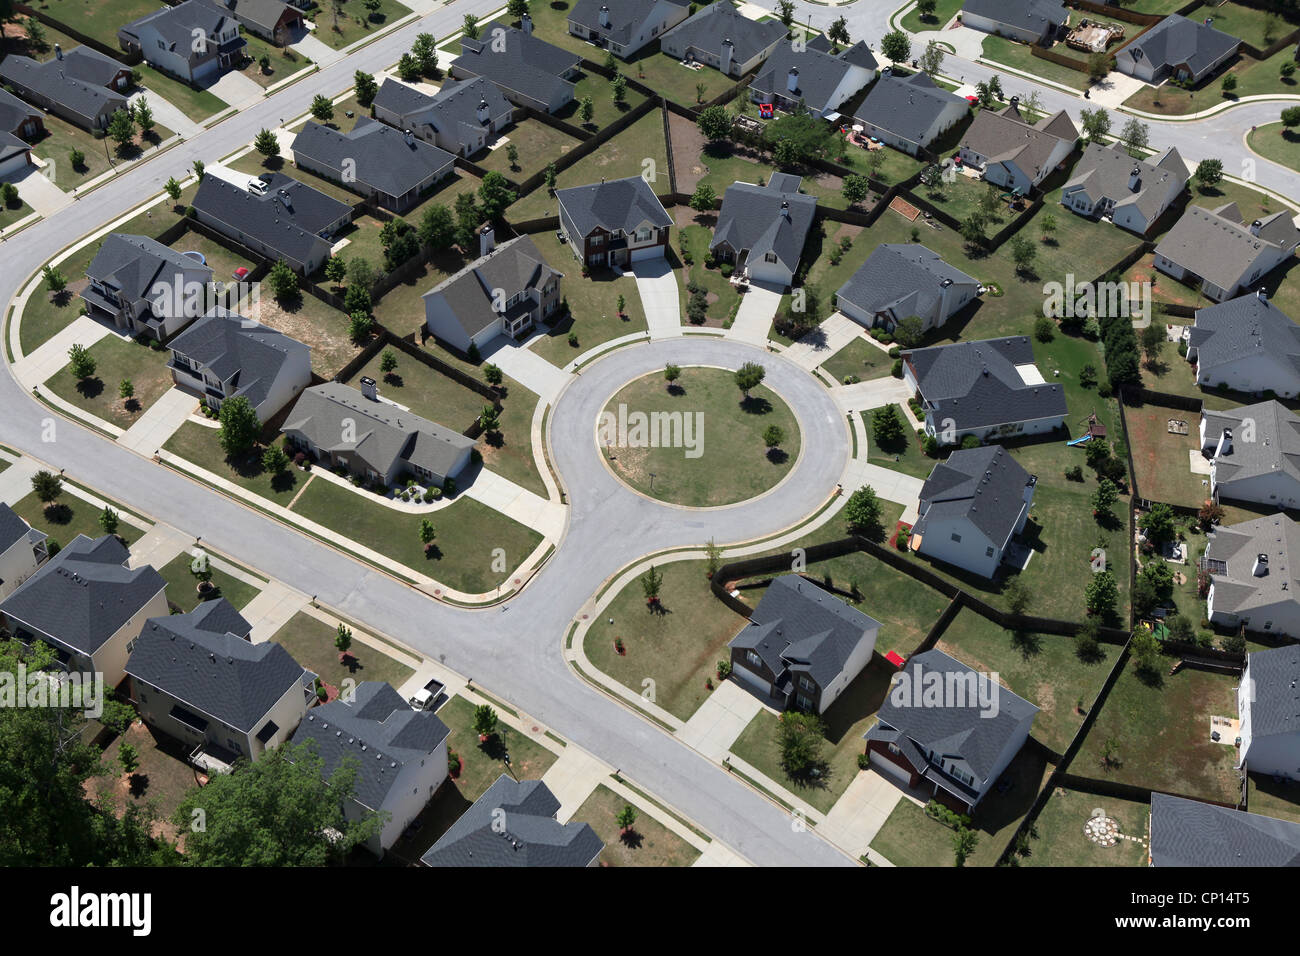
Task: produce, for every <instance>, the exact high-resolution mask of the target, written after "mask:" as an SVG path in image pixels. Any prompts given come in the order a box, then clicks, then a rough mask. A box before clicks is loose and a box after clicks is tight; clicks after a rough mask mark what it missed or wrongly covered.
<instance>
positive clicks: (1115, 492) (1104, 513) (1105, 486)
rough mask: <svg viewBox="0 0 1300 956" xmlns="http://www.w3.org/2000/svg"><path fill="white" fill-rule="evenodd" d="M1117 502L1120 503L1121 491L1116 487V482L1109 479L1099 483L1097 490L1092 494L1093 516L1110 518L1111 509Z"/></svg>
mask: <svg viewBox="0 0 1300 956" xmlns="http://www.w3.org/2000/svg"><path fill="white" fill-rule="evenodd" d="M1117 501H1119V489H1118V488H1116V487H1115V482H1113V481H1111V480H1110V479H1109V478H1103V479H1101V481H1099V482H1097V489H1096V490H1095V491H1094V492H1093V493H1092V512H1093V514H1095V515H1096V516H1097V517H1098V518H1109V517H1110V515H1111V508H1113V507H1114V506H1115V502H1117Z"/></svg>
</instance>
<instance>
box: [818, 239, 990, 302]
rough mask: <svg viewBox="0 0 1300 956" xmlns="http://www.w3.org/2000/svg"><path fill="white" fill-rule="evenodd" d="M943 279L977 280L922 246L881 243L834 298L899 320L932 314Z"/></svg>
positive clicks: (941, 289)
mask: <svg viewBox="0 0 1300 956" xmlns="http://www.w3.org/2000/svg"><path fill="white" fill-rule="evenodd" d="M944 282H948V284H950V285H951V284H953V283H966V284H974V285H978V280H976V279H975V278H973V277H972V276H968V275H967V274H966V273H964V272H962V271H961V270H960V269H957V268H954V267H953V266H950V265H949V264H948V263H946V262H944V261H943V259H942V258H940V257H939V254H938V253H937V252H934V251H933V250H931V249H929V248H927V247H925V246H922V245H918V244H916V243H881V244H880V245H878V246H876V248H875V249H874V250H872V253H871V255H869V256H868V257H867V261H866V262H864V263H863V264H862V265H860V266H859V267H858V269H857V271H856V272H854V273H853V275H851V276H849V279H848V281H847V282H845V283H844V285H842V286H840V287H839V289H838V290H837V291H836V293H835V297H836V300H837V301H842V302H848V303H849V304H850V305H855V306H857V307H858V308H859V309H861V310H862V311H863V312H865V313H867V314H868V315H880V314H884V313H888V314H889V315H892V316H893V317H894V318H895V320H901V319H905V318H907V317H908V316H911V315H922V314H924V315H929V314H931V313H932V312H933V311H934V309H935V307H936V305H937V300H938V299H939V297H940V296H941V295H942V294H943V289H944V285H943V283H944Z"/></svg>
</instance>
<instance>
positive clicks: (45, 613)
mask: <svg viewBox="0 0 1300 956" xmlns="http://www.w3.org/2000/svg"><path fill="white" fill-rule="evenodd" d="M129 557H130V555H129V554H128V552H127V550H126V545H124V544H122V542H121V541H119V540H118V539H117V538H116V537H114V536H113V535H107V534H106V535H104V536H103V537H100V538H88V537H86V536H85V535H84V534H79V535H77V537H76V538H74V539H73V540H72V541H71V542H70V543H69V544H68V545H67V546H66V547H64V548H63V550H62V551H60V552H59V553H58V554H56V555H55V556H54V557H53V558H51V559H50V560H49V561H46V562H45V563H44V564H42V565H41V567H40V568H39V569H38V570H37V571H36V573H35V574H33V575H32V576H31V577H29V578H28V579H27V580H26V581H24V582H23V583H22V584H21V585H19V587H18V589H17V590H16V591H14V592H13V593H12V594H10V595H9V596H8V597H7V598H5V599H4V600H3V601H0V617H2V618H4V620H5V622H6V626H7V627H8V629H9V631H10V633H12V634H13V635H14V637H16V638H18V640H20V641H22V642H23V643H24V644H28V645H30V644H34V643H36V642H37V641H40V642H42V643H44V644H48V645H49V646H50V647H51V648H53V649H54V652H55V653H56V654H57V655H58V658H59V661H60V662H61V663H62V664H63V666H64V667H65V668H66V669H67V670H68V671H78V672H81V673H90V672H97V673H100V674H103V675H104V683H105V684H106V685H108V686H109V687H116V686H117V685H118V684H120V683H121V682H122V678H123V677H124V676H125V674H126V659H127V656H128V655H129V654H130V653H131V642H132V641H134V640H135V639H136V638H137V637H139V636H140V632H141V631H142V630H143V629H144V625H145V622H146V621H147V620H149V619H150V618H155V617H165V616H166V615H167V595H166V588H167V584H166V582H165V581H163V578H162V575H161V574H159V573H158V572H157V571H155V570H154V569H153V568H152V567H150V566H149V565H145V566H144V567H140V568H136V569H135V570H131V569H130V568H128V567H127V566H126V563H127V560H128V559H129Z"/></svg>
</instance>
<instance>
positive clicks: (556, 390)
mask: <svg viewBox="0 0 1300 956" xmlns="http://www.w3.org/2000/svg"><path fill="white" fill-rule="evenodd" d="M541 334H545V333H541ZM497 342H498V343H499V344H494V345H493V346H491V347H490V348H489V350H488V351H487V352H486V353H485V354H484V355H483V361H485V362H492V363H493V364H495V365H497V366H499V367H500V369H501V371H503V372H505V373H506V374H507V375H509V376H510V377H511V378H513V379H514V380H515V381H516V382H518V383H519V384H520V385H522V386H523V387H524V388H526V389H529V390H530V391H533V392H536V393H537V395H538V397H539V398H541V400H542V401H543V402H547V403H553V402H554V401H555V399H556V398H557V397H558V396H559V394H560V392H562V391H563V390H564V386H565V385H567V384H568V383H569V374H568V373H567V372H565V371H563V370H561V369H558V368H556V367H555V366H554V365H552V364H551V363H550V362H548V361H546V359H544V358H542V357H541V356H540V355H537V354H536V353H534V352H532V351H530V350H529V349H528V348H527V347H526V346H523V345H519V344H518V343H516V342H512V341H511V340H510V339H509V337H507V336H504V335H502V336H498V338H497Z"/></svg>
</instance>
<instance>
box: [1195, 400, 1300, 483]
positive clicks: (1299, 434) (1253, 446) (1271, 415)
mask: <svg viewBox="0 0 1300 956" xmlns="http://www.w3.org/2000/svg"><path fill="white" fill-rule="evenodd" d="M1202 415H1203V416H1204V418H1205V435H1206V437H1207V438H1208V439H1212V440H1213V441H1215V442H1217V441H1218V439H1219V436H1220V435H1222V434H1223V430H1224V429H1225V428H1230V429H1232V432H1233V434H1234V435H1236V436H1238V440H1237V441H1234V442H1232V445H1231V449H1230V451H1229V453H1228V454H1226V455H1220V456H1219V457H1218V459H1217V460H1216V461H1215V476H1216V479H1217V480H1218V481H1241V480H1243V479H1246V478H1255V477H1258V476H1260V475H1271V474H1275V473H1279V472H1280V473H1282V474H1284V475H1286V476H1287V477H1288V478H1290V479H1291V480H1292V481H1296V482H1300V418H1297V417H1296V416H1295V415H1294V414H1293V413H1292V412H1290V411H1289V410H1288V409H1287V408H1286V407H1285V406H1284V405H1282V404H1281V403H1280V402H1276V401H1266V402H1258V403H1256V404H1254V405H1245V406H1242V407H1240V408H1225V409H1220V410H1213V409H1205V410H1204V411H1203V412H1202ZM1247 419H1249V420H1250V421H1251V422H1252V423H1253V424H1252V426H1251V427H1252V429H1253V430H1254V435H1255V440H1253V441H1242V440H1241V436H1242V434H1243V431H1242V427H1243V422H1245V421H1246V420H1247Z"/></svg>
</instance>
